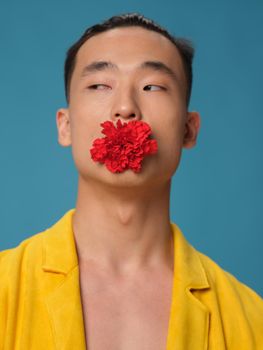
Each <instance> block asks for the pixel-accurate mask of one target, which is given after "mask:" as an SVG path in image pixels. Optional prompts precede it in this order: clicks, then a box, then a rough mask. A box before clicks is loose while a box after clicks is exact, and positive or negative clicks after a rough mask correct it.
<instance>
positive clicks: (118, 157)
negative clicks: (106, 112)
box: [90, 119, 158, 173]
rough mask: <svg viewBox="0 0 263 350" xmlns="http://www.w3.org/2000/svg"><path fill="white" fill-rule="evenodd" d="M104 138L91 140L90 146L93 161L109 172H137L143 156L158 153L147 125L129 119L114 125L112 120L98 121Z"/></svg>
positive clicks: (139, 169) (155, 142) (140, 167)
mask: <svg viewBox="0 0 263 350" xmlns="http://www.w3.org/2000/svg"><path fill="white" fill-rule="evenodd" d="M100 125H101V127H102V130H101V133H102V134H103V135H105V136H104V137H101V138H97V139H95V140H94V141H93V144H92V147H91V149H90V154H91V158H92V160H93V161H94V162H98V163H101V164H104V165H105V166H106V168H107V169H108V170H109V171H110V172H112V173H122V172H124V171H126V170H128V169H130V170H132V171H134V172H135V173H139V172H140V171H141V170H142V163H143V159H144V158H145V157H146V156H149V155H153V154H156V153H157V150H158V145H157V141H156V140H155V139H154V138H153V137H152V130H151V127H150V125H149V124H147V123H146V122H144V121H140V120H139V121H138V120H131V121H129V122H123V123H122V122H121V120H120V119H118V121H117V123H116V125H114V123H113V122H112V121H108V120H107V121H105V122H103V123H101V124H100Z"/></svg>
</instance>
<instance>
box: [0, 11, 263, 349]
mask: <svg viewBox="0 0 263 350" xmlns="http://www.w3.org/2000/svg"><path fill="white" fill-rule="evenodd" d="M192 56H193V50H192V48H191V46H190V45H189V44H188V43H187V42H186V41H183V40H179V39H175V38H173V37H172V36H170V34H169V33H167V32H166V31H165V30H164V29H162V28H160V27H159V26H158V25H157V24H155V23H153V22H152V21H150V20H147V19H146V18H144V17H143V16H140V15H137V14H127V15H122V16H115V17H113V18H111V19H109V20H107V21H106V22H104V23H103V24H101V25H96V26H93V27H91V28H89V29H88V30H87V31H86V32H85V33H84V35H83V36H82V37H81V38H80V39H79V40H78V41H77V43H75V44H74V45H73V46H72V47H71V48H70V50H69V51H68V55H67V59H66V62H65V87H66V96H67V101H68V107H67V108H61V109H59V110H58V112H57V116H56V122H57V128H58V140H59V143H60V145H62V146H71V147H72V154H73V158H74V161H75V164H76V167H77V170H78V173H79V183H78V196H77V203H76V208H75V209H71V210H69V211H68V212H67V213H66V214H65V215H64V216H63V217H62V218H60V219H59V220H58V222H57V223H56V224H55V225H53V226H52V227H50V228H49V229H47V230H46V231H44V232H41V233H38V234H36V235H34V236H32V237H30V238H28V239H27V240H25V241H23V242H21V244H20V245H19V246H18V247H16V248H13V249H9V250H6V251H3V252H1V254H0V276H1V288H0V307H1V308H0V310H1V311H0V312H1V314H0V345H1V346H0V348H1V349H3V350H11V349H38V350H39V349H58V350H62V349H63V350H64V349H85V348H87V349H88V350H100V349H107V350H117V349H120V350H133V349H136V350H146V349H147V350H148V349H151V350H161V349H163V350H165V349H166V350H174V349H176V350H185V349H194V350H199V349H220V350H221V349H239V350H240V349H251V350H252V349H253V350H254V349H260V348H262V346H263V301H262V299H261V298H260V297H259V296H258V295H257V294H256V293H255V292H254V291H252V290H251V289H250V288H248V287H247V286H245V285H243V284H242V283H240V282H239V281H237V280H236V279H235V278H234V277H233V276H232V275H230V274H229V273H227V272H225V271H223V270H222V269H221V268H220V267H219V266H218V265H217V264H215V263H214V262H213V261H212V260H210V259H209V258H208V257H206V256H205V255H203V254H201V253H199V252H197V251H196V250H195V249H194V248H193V247H192V246H191V245H190V244H189V243H188V242H187V241H186V240H185V238H184V236H183V234H182V232H181V231H180V229H179V228H178V227H177V226H176V225H175V224H174V223H171V222H170V218H169V198H170V185H171V178H172V175H173V174H174V173H175V171H176V169H177V167H178V164H179V161H180V156H181V151H182V148H191V147H193V146H194V145H195V143H196V140H197V135H198V131H199V126H200V117H199V115H198V113H197V112H190V111H188V102H189V98H190V92H191V81H192V68H191V61H192ZM125 123H126V124H125ZM125 125H126V126H125ZM127 125H128V126H127ZM101 126H103V127H104V129H103V130H104V134H101ZM129 127H130V128H131V129H129V130H130V131H129V132H130V134H129V135H133V137H134V138H136V140H137V141H138V138H139V136H140V135H141V134H140V135H139V132H138V135H139V136H138V135H137V134H136V132H137V131H138V130H142V128H148V127H150V130H151V132H152V135H151V137H152V138H151V139H150V138H147V140H148V141H149V140H152V141H151V142H153V143H152V145H153V144H154V145H155V149H154V151H153V150H152V154H150V155H149V156H148V155H147V157H143V155H142V156H141V157H142V159H140V161H142V163H136V161H138V159H137V158H136V157H137V155H138V154H136V152H135V153H133V158H129V159H128V158H127V157H128V156H127V154H128V152H130V151H128V150H129V147H131V144H132V141H129V142H128V141H127V142H126V141H123V140H126V138H125V137H126V136H127V134H125V133H126V132H127V128H129ZM118 128H119V129H118ZM125 128H126V129H125ZM136 128H137V129H136ZM135 129H136V130H135ZM116 130H117V131H118V132H117V131H116ZM123 130H125V133H124V131H123ZM135 131H136V132H135ZM140 132H141V131H140ZM107 133H108V134H107ZM121 133H122V134H121ZM120 134H121V135H122V136H121V137H122V144H121V145H120V144H116V143H114V142H115V141H116V139H118V140H119V138H120ZM105 135H106V136H107V137H108V138H105V137H104V138H103V136H105ZM109 135H111V136H112V139H110V136H109ZM134 135H135V136H134ZM148 136H149V135H148ZM148 136H147V137H148ZM129 137H130V136H129ZM105 140H108V141H107V142H108V144H107V147H108V148H107V147H106V146H105V142H106V141H105ZM127 140H128V138H127ZM129 140H130V139H129ZM145 140H146V139H145ZM154 140H155V141H154ZM137 141H136V142H137ZM125 142H126V143H125ZM149 142H150V141H149ZM154 142H155V143H154ZM96 145H97V146H100V147H101V148H100V150H99V151H98V149H97V150H96ZM109 145H111V148H109ZM136 147H137V148H136V149H137V152H143V151H142V148H143V147H144V150H146V148H147V147H146V146H145V145H144V146H142V145H141V146H140V147H139V146H138V145H137V146H136ZM92 150H93V151H92ZM123 150H125V152H126V151H127V154H126V153H125V154H124V153H123ZM138 150H139V151H138ZM96 152H97V153H96ZM107 152H108V153H107ZM110 152H111V153H110ZM118 152H121V153H118ZM145 152H146V151H145ZM117 153H118V157H119V158H118V157H117V156H116V154H117ZM120 154H121V160H120ZM140 154H141V153H140ZM96 156H97V158H96ZM126 156H127V157H126ZM114 157H115V158H114ZM130 163H131V164H133V167H132V166H131V165H129V164H130ZM134 164H137V168H136V167H135V165H134ZM140 164H141V168H140ZM106 165H107V166H106Z"/></svg>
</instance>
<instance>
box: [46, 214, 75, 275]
mask: <svg viewBox="0 0 263 350" xmlns="http://www.w3.org/2000/svg"><path fill="white" fill-rule="evenodd" d="M74 212H75V208H73V209H70V210H68V211H67V212H66V213H65V214H64V215H63V217H61V218H60V219H59V221H57V222H56V223H55V224H54V225H53V226H51V227H50V228H49V229H47V230H46V232H45V235H44V237H43V240H44V241H43V264H42V268H43V270H44V271H47V272H54V273H62V274H65V275H66V274H67V273H68V272H70V271H71V270H72V269H73V268H74V267H76V266H78V256H77V250H76V245H75V239H74V235H73V228H72V217H73V214H74Z"/></svg>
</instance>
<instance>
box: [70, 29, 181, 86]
mask: <svg viewBox="0 0 263 350" xmlns="http://www.w3.org/2000/svg"><path fill="white" fill-rule="evenodd" d="M101 60H102V61H112V62H114V63H116V64H117V65H118V66H119V68H120V69H122V68H123V69H124V70H125V69H126V70H129V69H130V70H131V69H132V68H133V67H135V66H137V65H138V64H139V63H141V62H143V61H147V60H157V61H161V62H163V63H165V64H166V65H168V66H170V67H171V68H172V69H174V70H175V72H176V73H177V75H178V76H179V77H180V78H181V79H182V80H185V76H184V69H183V62H182V59H181V56H180V53H179V51H178V49H177V48H176V46H175V45H174V44H173V43H172V42H171V41H170V40H169V39H167V38H166V37H165V36H163V35H162V34H159V33H157V32H154V31H151V30H147V29H144V28H141V27H123V28H114V29H110V30H108V31H106V32H103V33H100V34H96V35H94V36H93V37H91V38H90V39H88V40H87V41H86V42H85V43H84V44H83V45H82V46H81V47H80V49H79V51H78V53H77V56H76V66H75V71H76V73H77V75H78V73H79V72H80V71H81V70H82V69H83V68H84V67H85V66H86V65H87V64H89V63H91V62H92V61H101Z"/></svg>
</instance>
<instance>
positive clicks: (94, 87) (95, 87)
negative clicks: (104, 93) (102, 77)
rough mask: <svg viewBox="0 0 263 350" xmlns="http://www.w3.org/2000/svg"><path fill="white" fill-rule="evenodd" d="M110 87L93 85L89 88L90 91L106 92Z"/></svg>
mask: <svg viewBox="0 0 263 350" xmlns="http://www.w3.org/2000/svg"><path fill="white" fill-rule="evenodd" d="M108 87H109V86H108V85H105V84H93V85H90V86H88V89H91V90H105V89H107V88H108Z"/></svg>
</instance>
